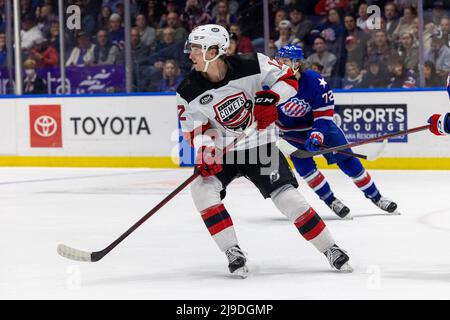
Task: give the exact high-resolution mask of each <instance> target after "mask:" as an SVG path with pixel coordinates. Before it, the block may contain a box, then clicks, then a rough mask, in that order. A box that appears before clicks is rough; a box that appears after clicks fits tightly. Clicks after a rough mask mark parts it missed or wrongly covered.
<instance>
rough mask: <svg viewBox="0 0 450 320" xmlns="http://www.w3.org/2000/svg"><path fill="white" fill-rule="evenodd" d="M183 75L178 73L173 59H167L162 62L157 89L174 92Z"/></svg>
mask: <svg viewBox="0 0 450 320" xmlns="http://www.w3.org/2000/svg"><path fill="white" fill-rule="evenodd" d="M183 78H184V77H183V76H182V75H181V74H180V68H179V67H178V64H177V62H176V61H175V60H173V59H169V60H167V61H166V62H165V63H164V68H163V72H162V79H161V81H160V84H159V89H158V91H160V92H175V91H176V90H177V88H178V86H179V85H180V83H181V81H183Z"/></svg>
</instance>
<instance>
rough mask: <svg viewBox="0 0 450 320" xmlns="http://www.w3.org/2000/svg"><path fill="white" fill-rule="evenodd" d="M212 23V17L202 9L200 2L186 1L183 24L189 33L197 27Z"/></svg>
mask: <svg viewBox="0 0 450 320" xmlns="http://www.w3.org/2000/svg"><path fill="white" fill-rule="evenodd" d="M210 21H211V17H210V16H209V14H208V13H207V12H206V11H204V10H203V9H202V7H201V5H200V4H199V1H198V0H186V7H185V9H184V12H183V13H182V14H181V22H182V23H183V24H184V25H185V27H186V29H187V31H188V32H191V31H192V29H194V28H195V27H196V26H199V25H202V24H207V23H210Z"/></svg>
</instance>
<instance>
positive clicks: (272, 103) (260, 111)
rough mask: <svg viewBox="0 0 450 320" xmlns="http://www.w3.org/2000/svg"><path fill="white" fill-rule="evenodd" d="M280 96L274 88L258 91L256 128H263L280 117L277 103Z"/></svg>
mask: <svg viewBox="0 0 450 320" xmlns="http://www.w3.org/2000/svg"><path fill="white" fill-rule="evenodd" d="M279 100H280V96H279V95H278V94H277V93H275V92H273V91H272V90H263V91H258V92H256V97H255V108H254V113H255V120H256V123H257V124H256V128H257V129H258V130H263V129H265V128H267V127H268V126H269V125H270V124H271V123H272V122H274V121H275V120H277V119H278V111H277V103H278V101H279Z"/></svg>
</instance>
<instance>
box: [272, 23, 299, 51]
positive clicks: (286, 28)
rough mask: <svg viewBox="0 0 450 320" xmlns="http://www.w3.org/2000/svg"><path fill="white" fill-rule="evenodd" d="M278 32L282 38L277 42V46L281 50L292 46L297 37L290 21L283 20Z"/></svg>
mask: <svg viewBox="0 0 450 320" xmlns="http://www.w3.org/2000/svg"><path fill="white" fill-rule="evenodd" d="M278 30H279V31H280V37H279V38H278V40H276V41H275V45H276V46H277V48H278V50H279V49H280V48H282V47H284V46H285V45H288V44H291V43H292V41H293V40H294V39H295V36H294V35H293V34H292V28H291V23H290V22H289V20H281V21H280V24H279V25H278Z"/></svg>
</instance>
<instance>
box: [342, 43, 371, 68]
mask: <svg viewBox="0 0 450 320" xmlns="http://www.w3.org/2000/svg"><path fill="white" fill-rule="evenodd" d="M364 49H365V48H363V47H362V46H360V45H359V44H358V40H356V38H355V37H354V36H348V37H347V38H345V57H346V58H345V59H342V61H341V63H342V62H343V63H345V62H346V61H352V62H354V63H356V65H357V66H358V68H359V69H363V68H364V60H365V52H364Z"/></svg>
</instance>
